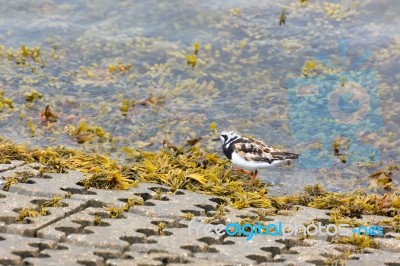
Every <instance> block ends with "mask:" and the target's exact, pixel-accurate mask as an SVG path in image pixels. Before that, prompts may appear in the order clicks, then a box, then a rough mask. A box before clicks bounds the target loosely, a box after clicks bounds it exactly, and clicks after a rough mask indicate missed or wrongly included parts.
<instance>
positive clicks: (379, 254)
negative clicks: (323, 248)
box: [346, 249, 400, 266]
mask: <svg viewBox="0 0 400 266" xmlns="http://www.w3.org/2000/svg"><path fill="white" fill-rule="evenodd" d="M346 265H392V266H400V253H398V252H396V253H394V252H390V251H385V250H378V249H366V250H364V252H363V253H354V254H351V255H350V256H349V258H348V260H347V261H346Z"/></svg>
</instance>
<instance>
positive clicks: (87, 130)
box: [65, 120, 113, 143]
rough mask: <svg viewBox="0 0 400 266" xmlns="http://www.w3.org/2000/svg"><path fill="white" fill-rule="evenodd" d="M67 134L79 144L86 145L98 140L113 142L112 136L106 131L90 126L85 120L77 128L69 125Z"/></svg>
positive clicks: (66, 130)
mask: <svg viewBox="0 0 400 266" xmlns="http://www.w3.org/2000/svg"><path fill="white" fill-rule="evenodd" d="M65 132H66V133H67V134H68V135H69V136H71V137H74V138H75V139H76V141H77V142H78V143H84V142H87V141H93V140H95V139H97V140H98V141H100V142H101V141H107V140H108V141H110V142H111V141H112V140H113V139H112V137H111V134H110V133H108V132H106V131H104V129H102V128H101V127H99V126H94V125H88V124H86V122H85V121H84V120H81V121H80V122H79V125H78V126H77V127H76V126H74V125H69V126H67V127H66V128H65Z"/></svg>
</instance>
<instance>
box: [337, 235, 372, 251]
mask: <svg viewBox="0 0 400 266" xmlns="http://www.w3.org/2000/svg"><path fill="white" fill-rule="evenodd" d="M333 243H337V244H350V245H354V246H357V247H358V248H359V250H360V251H361V250H363V249H364V248H378V243H377V242H376V241H375V239H374V238H372V237H370V236H366V235H357V234H351V235H350V236H344V237H341V238H339V239H335V240H333Z"/></svg>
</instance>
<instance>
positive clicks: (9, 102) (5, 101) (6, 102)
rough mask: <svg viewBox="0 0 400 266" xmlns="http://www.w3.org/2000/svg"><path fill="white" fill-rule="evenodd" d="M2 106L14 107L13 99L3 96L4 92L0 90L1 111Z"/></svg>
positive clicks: (0, 109)
mask: <svg viewBox="0 0 400 266" xmlns="http://www.w3.org/2000/svg"><path fill="white" fill-rule="evenodd" d="M4 107H8V108H9V109H11V108H14V106H13V100H11V99H10V98H5V97H4V92H3V91H0V111H2V110H3V108H4Z"/></svg>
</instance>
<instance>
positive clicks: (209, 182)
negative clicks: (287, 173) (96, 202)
mask: <svg viewBox="0 0 400 266" xmlns="http://www.w3.org/2000/svg"><path fill="white" fill-rule="evenodd" d="M164 147H165V148H163V149H161V150H159V151H156V152H145V151H139V155H138V156H137V157H136V162H135V163H134V164H132V165H130V166H127V167H126V168H125V169H124V175H127V176H129V177H131V178H132V179H137V180H139V181H141V182H154V183H159V184H163V185H167V186H169V187H170V188H171V192H175V191H177V190H178V189H187V190H191V191H196V192H201V193H205V194H211V195H218V196H221V197H225V198H227V201H228V202H229V203H230V204H231V205H233V206H235V207H237V208H246V207H250V206H252V207H262V208H269V207H271V202H270V200H269V199H268V197H267V191H266V189H264V188H260V187H258V188H257V187H256V188H255V189H254V188H248V187H247V186H246V184H245V181H244V180H243V179H242V177H243V175H242V174H240V173H238V172H234V171H231V169H230V168H229V167H228V164H227V161H226V160H223V159H220V158H219V156H218V155H217V154H215V153H208V152H206V151H205V150H203V149H201V148H200V147H199V146H198V145H194V146H190V145H186V146H184V147H175V146H174V145H172V144H171V143H170V144H169V145H164Z"/></svg>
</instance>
